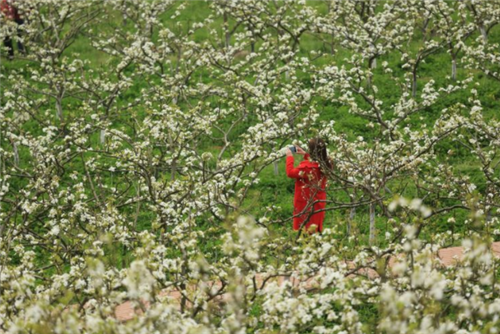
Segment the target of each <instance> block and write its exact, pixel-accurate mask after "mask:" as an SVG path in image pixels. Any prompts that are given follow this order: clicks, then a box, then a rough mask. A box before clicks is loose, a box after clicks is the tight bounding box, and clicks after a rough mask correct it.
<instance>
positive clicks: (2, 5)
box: [0, 0, 21, 20]
mask: <svg viewBox="0 0 500 334" xmlns="http://www.w3.org/2000/svg"><path fill="white" fill-rule="evenodd" d="M1 1H2V2H0V11H1V12H2V14H3V15H5V17H6V18H7V19H9V20H19V19H20V18H21V15H19V11H18V10H17V8H16V6H14V4H13V1H12V0H1Z"/></svg>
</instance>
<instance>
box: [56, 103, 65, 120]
mask: <svg viewBox="0 0 500 334" xmlns="http://www.w3.org/2000/svg"><path fill="white" fill-rule="evenodd" d="M56 113H57V119H58V120H59V121H60V122H61V123H62V121H63V110H62V101H61V99H57V100H56Z"/></svg>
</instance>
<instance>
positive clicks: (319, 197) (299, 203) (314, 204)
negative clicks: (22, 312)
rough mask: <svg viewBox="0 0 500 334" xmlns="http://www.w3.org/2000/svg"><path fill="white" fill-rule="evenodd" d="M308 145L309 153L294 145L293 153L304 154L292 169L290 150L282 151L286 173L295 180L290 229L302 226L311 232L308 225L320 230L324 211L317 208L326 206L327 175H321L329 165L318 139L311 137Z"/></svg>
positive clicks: (324, 147) (292, 161) (322, 145)
mask: <svg viewBox="0 0 500 334" xmlns="http://www.w3.org/2000/svg"><path fill="white" fill-rule="evenodd" d="M308 146H309V153H306V152H305V151H304V150H303V149H301V148H300V147H296V148H297V153H298V154H302V155H304V160H303V161H302V162H301V163H300V164H299V165H298V166H297V167H296V168H295V167H294V159H293V154H292V151H291V150H290V149H287V151H286V155H287V157H286V175H287V176H288V177H290V178H293V179H295V196H294V199H293V207H294V209H293V216H294V218H293V229H294V230H296V231H297V230H299V229H300V228H304V227H305V229H306V231H311V230H310V228H311V229H314V226H313V225H315V226H316V227H315V228H316V231H317V232H321V231H323V220H324V219H325V211H319V210H321V209H324V208H325V206H326V202H325V200H326V192H325V187H326V179H327V178H326V176H325V174H327V173H326V172H327V171H328V170H331V169H332V167H333V166H332V162H331V161H330V159H329V158H328V155H327V152H326V145H325V142H324V141H323V140H322V139H320V138H314V139H311V140H310V141H309V145H308ZM311 209H312V210H313V211H311ZM316 211H319V212H316ZM314 212H316V213H314ZM311 226H313V227H311Z"/></svg>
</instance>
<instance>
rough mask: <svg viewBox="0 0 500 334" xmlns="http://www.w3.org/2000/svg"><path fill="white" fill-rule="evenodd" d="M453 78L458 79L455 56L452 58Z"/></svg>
mask: <svg viewBox="0 0 500 334" xmlns="http://www.w3.org/2000/svg"><path fill="white" fill-rule="evenodd" d="M451 79H452V80H457V59H456V57H455V56H453V59H452V60H451Z"/></svg>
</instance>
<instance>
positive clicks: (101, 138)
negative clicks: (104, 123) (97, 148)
mask: <svg viewBox="0 0 500 334" xmlns="http://www.w3.org/2000/svg"><path fill="white" fill-rule="evenodd" d="M105 141H106V130H104V129H101V132H100V134H99V143H100V144H101V145H104V142H105Z"/></svg>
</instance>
